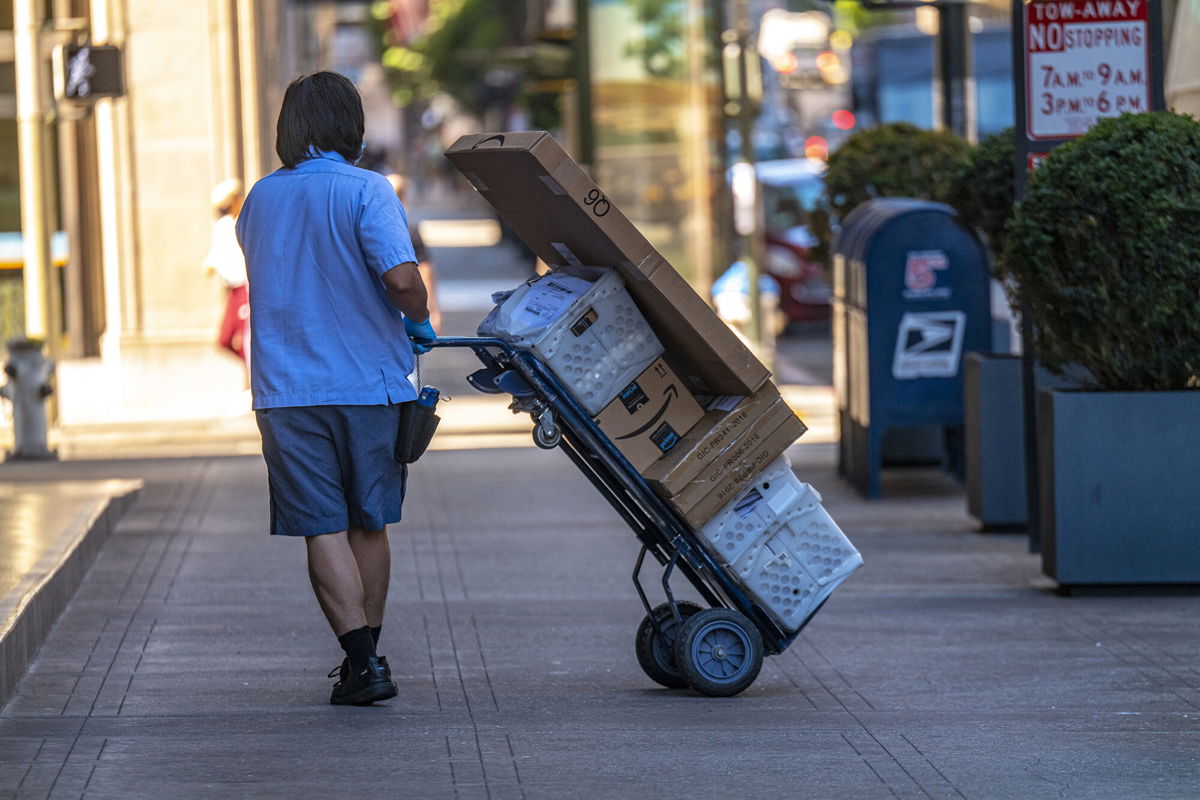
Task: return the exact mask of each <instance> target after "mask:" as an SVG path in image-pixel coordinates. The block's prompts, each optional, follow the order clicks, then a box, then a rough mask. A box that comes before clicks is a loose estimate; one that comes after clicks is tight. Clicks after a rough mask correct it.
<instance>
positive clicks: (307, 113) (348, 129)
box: [275, 72, 364, 167]
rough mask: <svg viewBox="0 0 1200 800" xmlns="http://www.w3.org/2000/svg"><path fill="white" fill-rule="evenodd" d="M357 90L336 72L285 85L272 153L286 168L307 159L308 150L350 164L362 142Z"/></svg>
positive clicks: (299, 79)
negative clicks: (329, 154) (336, 155)
mask: <svg viewBox="0 0 1200 800" xmlns="http://www.w3.org/2000/svg"><path fill="white" fill-rule="evenodd" d="M363 128H364V123H363V107H362V98H361V97H359V96H358V90H357V89H355V88H354V84H353V83H351V82H350V80H349V79H348V78H346V77H345V76H342V75H338V74H337V73H336V72H314V73H312V74H311V75H302V76H300V77H299V78H296V80H294V81H292V82H291V84H289V85H288V87H287V91H286V92H284V94H283V105H282V107H280V109H279V121H278V122H277V123H276V125H275V152H276V153H277V154H278V155H279V160H280V161H282V162H283V165H284V166H285V167H294V166H296V165H297V164H298V163H300V162H301V161H303V160H304V159H306V158H309V157H310V156H309V152H308V148H309V147H310V146H312V147H316V148H317V149H318V150H326V151H329V150H332V151H333V152H335V153H339V154H341V156H342V157H343V158H345V159H346V160H347V161H349V162H351V163H353V162H354V161H355V160H356V159H357V158H358V154H359V150H360V148H361V147H362V142H363Z"/></svg>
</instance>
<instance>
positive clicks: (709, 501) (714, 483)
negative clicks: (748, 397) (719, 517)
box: [671, 409, 805, 528]
mask: <svg viewBox="0 0 1200 800" xmlns="http://www.w3.org/2000/svg"><path fill="white" fill-rule="evenodd" d="M789 412H790V409H789ZM804 430H805V428H804V423H803V422H801V421H800V418H799V417H797V416H796V415H795V414H791V413H789V414H788V416H787V417H786V418H784V419H783V421H782V422H779V423H777V424H776V425H775V427H774V428H773V429H769V430H768V429H766V428H765V427H764V426H763V425H751V426H750V427H749V428H747V429H746V431H745V432H744V433H743V434H742V435H741V436H739V437H738V438H737V439H736V440H735V441H734V443H733V445H732V446H731V447H729V448H728V449H727V450H726V451H725V452H724V453H723V454H722V457H721V458H720V459H719V460H718V461H716V462H713V463H712V464H711V465H710V466H709V469H708V470H707V471H705V472H704V473H703V474H702V476H701V479H699V480H693V481H692V482H691V483H690V484H688V486H687V487H686V488H685V489H684V490H683V491H682V492H681V493H679V494H678V495H676V496H674V497H672V498H671V504H672V505H674V506H675V508H676V510H678V511H679V513H680V514H681V515H682V516H683V518H684V519H685V520H687V523H688V524H689V525H691V526H692V527H693V528H699V527H700V526H701V525H703V524H704V523H705V522H708V521H709V520H710V519H712V517H713V515H714V514H716V513H717V512H718V511H720V510H721V509H722V508H723V507H724V506H725V505H726V504H727V503H728V502H729V501H730V500H732V499H733V498H734V497H735V496H736V495H737V493H738V491H739V490H740V489H741V488H742V487H743V486H745V484H746V482H747V481H749V480H750V479H751V478H753V477H754V476H755V475H757V474H758V473H759V472H760V471H761V470H762V469H763V468H764V467H766V466H767V465H768V464H770V463H771V462H772V461H774V460H775V459H776V458H778V457H779V456H780V455H781V454H782V453H783V451H784V450H787V449H788V448H789V447H791V446H792V444H793V443H794V442H795V441H796V438H797V437H799V436H800V434H801V433H803V432H804Z"/></svg>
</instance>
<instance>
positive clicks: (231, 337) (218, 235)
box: [204, 178, 250, 385]
mask: <svg viewBox="0 0 1200 800" xmlns="http://www.w3.org/2000/svg"><path fill="white" fill-rule="evenodd" d="M244 198H245V195H244V194H243V192H242V182H241V181H239V180H238V179H237V178H227V179H226V180H223V181H221V182H220V183H218V184H217V185H216V186H214V187H213V189H212V192H211V194H210V195H209V199H210V201H211V202H212V208H213V213H214V214H216V215H217V221H216V222H214V223H213V229H212V243H211V244H210V245H209V249H208V255H207V256H205V257H204V269H205V272H207V273H210V274H211V273H214V272H215V273H216V274H217V275H218V277H220V279H221V283H222V284H223V285H224V287H225V309H224V311H223V313H222V315H221V328H220V331H219V334H218V337H217V341H218V342H219V343H220V345H221V347H223V348H224V349H226V350H228V351H229V352H231V353H233V354H234V355H235V356H237V357H238V358H239V359H241V361H242V366H243V369H245V370H246V378H247V385H248V384H249V365H248V363H247V356H248V353H249V344H250V302H249V299H248V294H247V291H246V260H245V258H244V257H243V256H242V248H241V245H239V244H238V240H237V233H236V231H235V225H236V222H237V217H238V214H239V213H240V212H241V210H242V202H243V200H244Z"/></svg>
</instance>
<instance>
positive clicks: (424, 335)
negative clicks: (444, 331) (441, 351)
mask: <svg viewBox="0 0 1200 800" xmlns="http://www.w3.org/2000/svg"><path fill="white" fill-rule="evenodd" d="M404 332H405V333H407V334H408V339H409V342H411V343H412V349H413V352H414V353H416V354H417V355H424V354H425V353H428V352H429V351H430V350H431V349H432V348H430V347H429V342H431V341H433V340H434V339H436V338H437V331H435V330H434V329H433V326H432V325H430V324H429V320H427V319H426V320H422V321H421V322H413V321H412V320H411V319H409V318H408V317H405V318H404Z"/></svg>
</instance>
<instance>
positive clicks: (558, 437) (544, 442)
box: [533, 423, 562, 450]
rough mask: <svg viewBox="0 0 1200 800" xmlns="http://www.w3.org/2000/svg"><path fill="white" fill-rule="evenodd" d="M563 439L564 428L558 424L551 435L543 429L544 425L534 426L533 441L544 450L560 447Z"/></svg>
mask: <svg viewBox="0 0 1200 800" xmlns="http://www.w3.org/2000/svg"><path fill="white" fill-rule="evenodd" d="M561 441H562V428H560V427H558V426H557V425H555V426H554V430H553V431H552V432H551V433H550V435H549V436H547V435H546V433H545V431H543V430H542V426H541V425H538V424H536V423H535V424H534V426H533V443H534V444H536V445H537V446H538V447H540V448H542V449H543V450H553V449H554V448H556V447H558V443H559V442H561Z"/></svg>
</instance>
